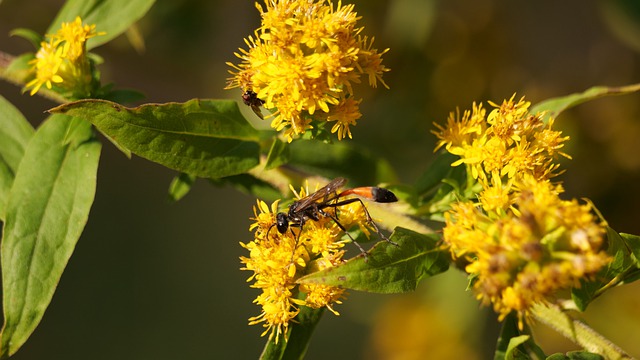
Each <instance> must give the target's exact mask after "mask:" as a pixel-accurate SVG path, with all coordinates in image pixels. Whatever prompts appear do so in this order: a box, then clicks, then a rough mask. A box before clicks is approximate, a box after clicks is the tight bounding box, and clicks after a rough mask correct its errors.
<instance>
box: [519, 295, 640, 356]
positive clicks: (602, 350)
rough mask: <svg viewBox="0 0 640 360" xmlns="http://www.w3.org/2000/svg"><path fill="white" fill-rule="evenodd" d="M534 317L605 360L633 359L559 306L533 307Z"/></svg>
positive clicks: (538, 305)
mask: <svg viewBox="0 0 640 360" xmlns="http://www.w3.org/2000/svg"><path fill="white" fill-rule="evenodd" d="M532 315H533V317H534V318H535V319H536V320H537V321H539V322H541V323H543V324H545V325H547V326H549V327H551V328H552V329H554V330H556V331H557V332H559V333H560V334H562V335H563V336H565V337H566V338H567V339H569V340H571V341H573V342H574V343H576V344H578V345H580V346H582V347H583V348H584V349H585V350H587V351H589V352H592V353H596V354H600V355H602V356H604V358H605V359H633V358H632V357H631V356H630V355H629V354H627V353H626V352H625V351H624V350H622V349H620V348H619V347H618V346H617V345H615V344H613V343H612V342H611V341H609V339H607V338H605V337H604V336H602V335H601V334H599V333H597V332H596V331H595V330H593V329H592V328H590V327H589V326H587V325H586V324H585V323H583V322H581V321H579V320H576V319H573V318H572V317H570V316H569V315H568V314H567V313H566V312H564V311H562V309H560V307H558V306H557V305H549V306H547V305H542V304H536V305H535V306H534V307H533V311H532Z"/></svg>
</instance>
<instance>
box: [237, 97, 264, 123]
mask: <svg viewBox="0 0 640 360" xmlns="http://www.w3.org/2000/svg"><path fill="white" fill-rule="evenodd" d="M242 102H244V104H245V105H247V106H251V110H253V112H254V113H256V115H258V117H260V119H262V120H264V116H262V111H261V110H260V106H262V105H264V100H260V99H258V94H256V93H255V92H254V91H253V90H247V91H245V92H244V94H242Z"/></svg>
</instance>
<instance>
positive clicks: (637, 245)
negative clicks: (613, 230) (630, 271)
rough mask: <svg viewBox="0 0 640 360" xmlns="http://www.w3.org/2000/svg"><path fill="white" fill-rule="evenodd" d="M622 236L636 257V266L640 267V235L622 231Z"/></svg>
mask: <svg viewBox="0 0 640 360" xmlns="http://www.w3.org/2000/svg"><path fill="white" fill-rule="evenodd" d="M620 237H621V238H622V240H623V241H624V242H625V244H626V245H627V246H628V248H629V251H630V252H631V253H632V254H633V256H634V257H635V259H634V261H635V263H636V267H640V236H638V235H632V234H625V233H620Z"/></svg>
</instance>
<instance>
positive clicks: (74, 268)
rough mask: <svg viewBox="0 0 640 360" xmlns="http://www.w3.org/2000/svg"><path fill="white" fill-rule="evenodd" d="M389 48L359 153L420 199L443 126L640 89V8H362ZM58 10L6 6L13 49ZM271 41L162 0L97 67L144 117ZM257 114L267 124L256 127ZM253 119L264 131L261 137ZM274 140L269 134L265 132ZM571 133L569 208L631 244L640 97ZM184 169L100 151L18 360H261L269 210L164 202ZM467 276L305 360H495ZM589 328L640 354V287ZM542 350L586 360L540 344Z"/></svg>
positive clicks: (340, 330)
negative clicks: (582, 207) (255, 255)
mask: <svg viewBox="0 0 640 360" xmlns="http://www.w3.org/2000/svg"><path fill="white" fill-rule="evenodd" d="M351 2H353V3H355V4H356V11H357V12H358V13H359V14H360V15H361V16H362V17H363V18H362V20H361V22H362V25H364V26H365V31H364V33H365V34H367V35H370V36H371V35H373V36H375V37H376V40H375V44H376V46H377V48H378V49H384V48H387V47H388V48H391V51H390V52H389V53H388V54H386V56H385V58H384V63H385V64H386V65H387V66H388V67H390V68H391V69H392V71H391V72H389V73H387V74H386V75H385V81H386V82H387V83H388V84H389V85H390V87H391V89H390V90H386V89H384V88H378V89H369V88H364V87H363V88H361V89H359V91H360V95H361V96H362V97H363V98H364V101H363V103H362V112H363V114H364V116H363V118H362V119H361V120H360V122H359V124H358V126H357V127H355V128H354V131H353V132H354V138H355V139H354V141H355V142H357V143H359V144H362V145H363V146H366V147H369V148H371V149H372V152H373V153H374V154H377V155H378V156H382V157H384V158H386V159H388V160H389V161H390V162H391V164H392V165H393V166H394V167H395V169H396V170H397V175H398V176H397V181H398V182H401V183H412V182H413V181H415V180H416V179H417V178H418V176H419V175H420V174H421V173H422V172H423V171H424V170H425V169H426V167H427V166H428V164H429V162H430V161H431V159H432V149H433V146H434V137H433V136H432V135H431V134H430V133H429V132H430V130H432V129H433V125H432V122H433V121H444V120H445V119H446V117H447V115H448V113H449V112H450V111H452V110H454V109H455V108H456V107H457V106H459V107H460V108H461V109H466V108H469V107H470V106H471V103H472V102H473V101H478V102H480V101H481V102H484V103H485V104H486V102H487V100H493V101H494V102H501V101H502V99H504V98H509V97H510V96H511V95H512V94H514V93H517V96H522V95H524V96H526V98H527V99H528V100H530V101H532V102H534V103H535V102H538V101H541V100H544V99H546V98H549V97H555V96H561V95H566V94H569V93H573V92H579V91H583V90H585V89H586V88H588V87H591V86H593V85H610V86H616V85H625V84H630V83H637V82H640V20H639V19H640V3H638V2H637V0H613V1H584V0H565V1H536V2H531V1H524V0H474V1H463V0H447V1H444V0H442V1H435V0H388V1H382V0H369V1H365V0H352V1H351ZM62 4H63V1H62V0H4V1H2V2H1V3H0V50H1V51H5V52H8V53H10V54H14V55H18V54H20V53H23V52H26V51H32V49H31V48H30V46H29V44H27V43H26V42H25V41H23V40H21V39H18V38H10V37H9V36H8V32H9V31H10V30H11V29H13V28H17V27H27V28H31V29H34V30H36V31H38V32H44V31H45V29H46V28H47V26H48V24H49V22H50V21H51V20H52V19H53V17H54V16H55V14H56V12H57V10H58V9H59V8H60V7H61V6H62ZM258 25H259V16H258V12H257V11H256V9H255V7H254V2H253V1H252V0H215V1H205V0H200V1H198V0H171V1H169V0H158V1H157V3H156V5H155V6H154V7H153V8H152V10H151V11H150V12H149V13H148V15H147V16H146V17H144V18H143V19H142V20H141V21H140V22H139V23H138V26H139V30H140V31H141V33H142V35H143V37H144V39H145V44H146V49H145V51H144V52H143V53H137V52H136V51H135V50H134V49H133V48H132V47H131V45H130V44H129V42H128V40H127V38H126V37H124V36H122V37H120V38H118V39H116V40H115V41H113V42H111V43H109V44H107V45H105V46H103V47H100V48H98V49H96V50H95V52H96V53H98V54H100V55H101V56H103V57H104V59H105V64H103V65H102V66H101V67H100V69H101V71H102V74H103V81H104V82H114V83H115V84H117V86H118V87H121V88H135V89H139V90H141V91H142V92H144V93H145V94H146V96H147V100H146V101H148V102H167V101H186V100H188V99H191V98H196V97H199V98H233V99H236V100H240V95H241V92H240V90H238V89H235V91H225V90H223V87H224V86H225V82H226V78H227V76H228V74H227V70H228V66H226V65H225V62H227V61H232V62H236V59H235V58H234V56H233V52H234V51H236V50H237V48H238V47H242V46H244V43H243V38H244V37H246V36H247V35H249V34H251V33H252V32H253V29H254V28H255V27H257V26H258ZM0 94H2V96H4V97H6V98H8V99H9V100H10V101H12V102H13V103H14V104H15V105H16V106H18V107H19V108H20V110H21V111H22V112H23V113H24V114H25V115H26V116H27V118H28V119H30V120H31V121H32V122H33V123H34V125H37V124H38V123H39V122H40V121H42V119H43V118H44V117H45V115H44V114H43V111H44V110H46V109H48V108H50V107H52V106H54V105H55V104H53V103H50V102H48V101H46V100H43V99H41V98H39V97H34V98H31V97H29V96H28V95H21V94H20V89H19V88H17V87H15V86H13V85H10V84H7V83H0ZM246 114H247V117H249V118H251V119H253V120H257V119H256V117H255V115H253V114H252V113H251V112H250V111H248V112H246ZM258 121H259V120H258ZM257 125H258V126H264V125H266V124H257ZM557 125H558V127H560V128H561V129H563V131H565V132H566V133H567V134H568V135H570V136H571V139H572V140H571V142H570V144H569V146H568V148H567V149H566V151H567V152H568V153H570V154H571V155H572V156H573V160H572V161H565V163H564V168H565V169H567V172H566V173H565V174H564V175H562V181H563V182H564V185H565V187H566V190H567V192H566V195H567V196H571V197H588V198H590V199H592V200H593V201H594V202H595V204H596V205H597V206H598V207H599V209H600V210H601V211H602V212H603V213H604V214H605V216H606V218H607V220H608V221H609V222H610V224H611V225H612V226H613V227H614V228H615V229H617V230H618V231H622V232H628V233H635V234H640V186H639V185H640V94H634V95H626V96H621V97H613V98H606V99H600V100H597V101H593V102H590V103H587V104H584V105H581V106H579V107H577V108H575V109H574V110H571V111H569V112H567V113H565V114H563V115H562V117H561V118H560V119H559V120H558V121H557ZM174 175H175V174H174V172H172V171H170V170H168V169H166V168H163V167H161V166H159V165H156V164H153V163H150V162H148V161H146V160H142V159H140V158H136V157H134V158H133V159H131V160H128V159H126V158H125V157H124V156H123V155H122V154H121V153H119V152H118V151H117V150H116V149H115V148H114V147H113V146H111V145H110V144H109V143H108V142H106V141H105V142H104V148H103V153H102V158H101V164H100V170H99V174H98V189H97V195H96V201H95V204H94V205H93V208H92V212H91V216H90V219H89V222H88V225H87V227H86V229H85V232H84V234H83V236H82V238H81V239H80V241H79V243H78V246H77V248H76V251H75V253H74V255H73V257H72V258H71V261H70V262H69V265H68V268H67V270H66V272H65V273H64V275H63V278H62V281H61V282H60V285H59V287H58V290H57V292H56V294H55V296H54V298H53V301H52V303H51V306H50V307H49V309H48V310H47V313H46V314H45V316H44V319H43V321H42V323H41V324H40V326H39V327H38V328H37V329H36V331H35V333H34V334H33V336H32V337H31V339H30V340H29V341H28V343H27V344H26V345H25V346H24V347H23V348H22V350H20V351H19V353H18V354H17V355H16V356H15V359H69V360H71V359H252V358H256V357H257V356H258V354H259V353H260V351H261V348H262V346H263V344H264V339H263V338H260V337H259V335H260V333H261V332H262V328H260V327H257V326H252V327H249V326H247V318H249V317H250V316H254V315H256V314H258V311H259V308H258V307H257V306H255V305H253V304H252V303H251V300H252V299H253V298H254V297H255V296H256V294H257V293H256V291H254V290H253V289H249V287H248V285H247V283H246V282H245V280H246V278H247V277H248V275H249V273H247V272H241V271H240V270H239V267H240V263H239V260H238V257H239V256H240V255H244V250H243V249H242V248H241V247H240V246H239V245H238V242H240V241H243V242H246V241H248V240H249V239H250V238H251V234H250V233H249V232H248V226H249V224H250V221H249V217H250V216H251V215H252V210H251V207H252V205H253V204H254V203H255V199H253V198H251V197H249V196H246V195H243V194H240V193H238V192H236V191H235V190H233V189H230V188H219V187H214V186H212V185H211V184H209V183H208V182H206V181H203V180H200V181H198V182H197V183H196V185H195V186H194V188H193V189H192V191H191V193H190V194H189V195H188V196H187V197H186V198H184V199H183V200H182V201H180V202H178V203H176V204H170V203H169V202H168V201H167V195H166V194H167V188H168V185H169V182H170V181H171V179H172V178H173V176H174ZM465 287H466V283H465V278H464V276H463V275H462V274H460V273H459V272H456V271H450V272H448V273H447V274H446V275H443V276H439V277H436V278H434V279H429V280H427V281H424V282H423V283H422V284H421V285H420V288H419V289H418V291H416V292H415V293H411V294H405V295H395V296H389V295H385V296H382V295H371V294H362V293H352V294H351V295H350V297H349V298H348V299H347V301H345V303H344V304H343V305H340V306H338V307H337V309H338V310H339V311H340V312H341V314H342V315H341V316H339V317H335V316H333V315H331V314H327V315H326V316H325V317H324V319H323V320H322V322H321V323H320V325H319V327H318V329H317V334H316V336H315V337H314V339H313V342H312V343H311V346H310V348H309V352H308V356H307V358H308V359H324V358H328V357H330V358H332V359H454V358H456V359H461V358H465V359H490V358H492V351H493V348H494V345H495V339H496V336H497V332H498V331H499V325H498V324H497V322H496V320H495V315H494V314H493V313H492V312H491V311H490V310H488V309H481V308H479V305H478V303H477V302H476V301H475V300H474V299H473V297H472V295H471V294H470V293H469V292H465V290H464V289H465ZM584 317H585V319H586V321H588V322H589V323H590V324H592V325H593V326H594V327H595V328H596V329H598V330H599V331H601V332H602V333H604V334H605V335H607V336H609V337H610V338H611V339H612V340H613V341H614V342H616V343H618V344H619V345H621V346H622V347H623V348H624V349H626V350H627V351H628V352H629V353H631V354H633V355H634V356H636V357H639V356H640V343H638V341H637V340H638V334H639V333H640V286H639V285H638V284H631V285H628V286H625V287H621V288H616V289H613V290H612V291H610V292H609V293H607V294H606V295H605V296H604V297H603V298H601V299H598V300H597V301H595V302H594V303H593V304H592V305H591V306H590V308H589V309H588V311H587V312H586V314H584ZM536 336H537V338H538V339H539V340H540V342H541V343H542V344H543V345H544V347H545V350H546V351H547V353H553V352H556V351H563V352H564V351H568V350H573V349H576V347H575V346H573V345H571V344H569V343H567V342H564V341H562V339H561V338H560V336H558V335H557V334H554V333H553V332H549V331H548V330H546V329H545V328H544V327H539V328H536Z"/></svg>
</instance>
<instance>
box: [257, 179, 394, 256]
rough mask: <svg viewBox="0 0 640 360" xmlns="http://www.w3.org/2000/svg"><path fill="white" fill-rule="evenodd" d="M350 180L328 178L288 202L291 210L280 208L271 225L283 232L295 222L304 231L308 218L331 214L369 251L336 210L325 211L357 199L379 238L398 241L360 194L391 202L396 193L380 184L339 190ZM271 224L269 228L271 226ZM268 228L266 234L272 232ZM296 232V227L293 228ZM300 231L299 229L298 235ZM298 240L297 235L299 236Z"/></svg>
mask: <svg viewBox="0 0 640 360" xmlns="http://www.w3.org/2000/svg"><path fill="white" fill-rule="evenodd" d="M346 183H347V179H345V178H341V177H339V178H335V179H333V180H332V181H331V182H329V183H328V184H327V185H325V186H324V187H322V188H320V189H319V190H317V191H316V192H314V193H312V194H310V195H308V196H306V197H304V198H302V199H299V200H297V201H294V202H293V204H291V205H290V206H289V211H288V212H287V213H284V212H279V213H278V214H276V222H275V223H274V224H273V225H272V226H271V228H273V227H274V226H275V227H276V229H278V232H280V233H281V234H284V233H285V232H287V230H289V229H290V227H292V226H295V227H298V228H299V229H300V230H301V231H302V227H303V226H304V224H305V223H306V222H307V221H309V220H314V221H319V220H320V219H321V218H323V217H328V218H330V219H331V220H333V222H335V224H336V225H337V226H338V227H339V228H340V230H342V231H344V232H345V234H347V236H349V238H350V239H351V240H352V242H353V243H354V244H356V246H357V247H358V248H359V249H360V251H361V252H362V253H363V254H365V256H366V252H365V251H364V249H363V248H362V246H360V244H358V243H357V242H356V241H355V239H353V237H351V235H350V234H349V233H348V232H347V228H346V227H345V226H344V225H342V224H341V223H340V221H339V220H338V215H337V213H336V212H335V211H334V212H333V213H331V212H329V211H326V210H327V209H337V208H339V207H340V206H344V205H348V204H352V203H355V202H359V203H360V205H362V210H363V211H364V214H365V216H366V221H367V223H368V224H369V225H370V226H371V227H372V228H373V229H374V230H375V232H376V233H377V234H378V236H380V238H382V239H384V240H385V241H387V242H389V243H391V244H393V245H396V246H397V244H396V243H394V242H392V241H391V240H389V238H387V237H386V236H385V235H384V234H383V233H382V232H381V231H380V229H379V228H378V226H377V225H376V223H375V222H374V221H373V219H372V218H371V215H369V211H368V210H367V207H366V206H365V205H364V202H363V201H362V199H360V198H364V199H367V200H371V201H375V202H378V203H391V202H396V201H398V198H397V197H396V195H395V194H394V193H393V192H391V191H390V190H387V189H384V188H380V187H377V186H363V187H357V188H353V189H348V190H344V191H342V192H338V191H337V190H338V189H339V188H341V187H342V186H344V185H345V184H346ZM347 195H356V196H358V197H355V198H349V199H344V197H345V196H347ZM271 228H269V231H270V230H271ZM269 231H267V234H268V233H269ZM291 231H292V233H293V230H291ZM299 236H300V233H298V237H299ZM296 241H297V239H296Z"/></svg>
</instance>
